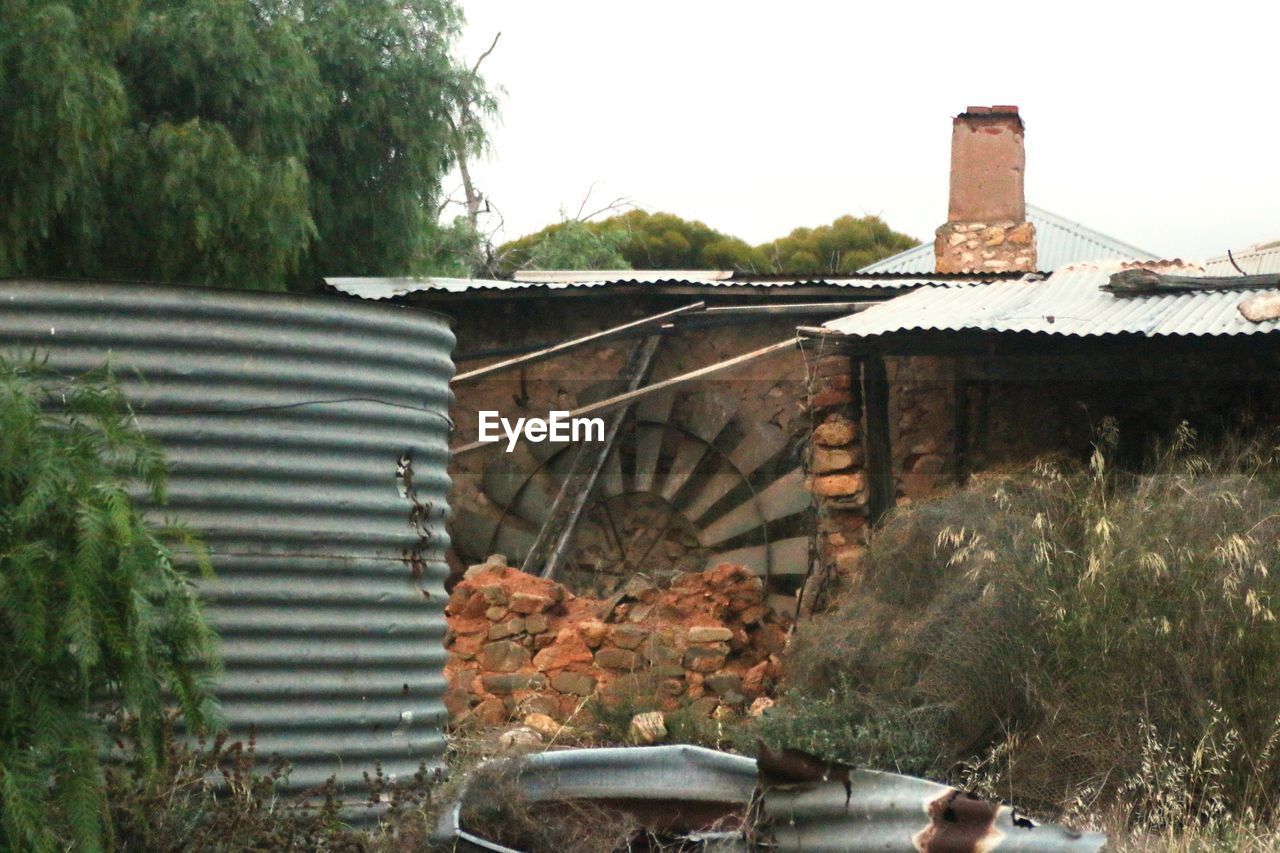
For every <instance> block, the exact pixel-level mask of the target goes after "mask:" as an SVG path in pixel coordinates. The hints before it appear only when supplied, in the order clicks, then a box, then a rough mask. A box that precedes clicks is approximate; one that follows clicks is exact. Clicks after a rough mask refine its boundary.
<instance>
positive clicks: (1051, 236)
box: [859, 204, 1155, 274]
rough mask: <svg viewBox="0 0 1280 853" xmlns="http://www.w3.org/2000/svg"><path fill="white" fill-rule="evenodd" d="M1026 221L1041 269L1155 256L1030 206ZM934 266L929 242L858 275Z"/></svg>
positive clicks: (917, 270)
mask: <svg viewBox="0 0 1280 853" xmlns="http://www.w3.org/2000/svg"><path fill="white" fill-rule="evenodd" d="M1027 221H1029V222H1030V223H1031V224H1032V225H1034V226H1035V227H1036V266H1037V267H1038V268H1040V269H1042V270H1049V271H1052V270H1057V269H1060V268H1061V267H1064V266H1066V265H1067V264H1074V263H1078V262H1080V261H1097V260H1101V259H1104V258H1140V259H1142V260H1150V259H1152V258H1154V257H1155V255H1153V254H1151V253H1150V252H1144V251H1143V250H1142V249H1139V248H1136V247H1134V246H1130V245H1129V244H1128V243H1122V242H1121V241H1119V240H1117V239H1115V238H1114V237H1110V236H1108V235H1106V234H1103V233H1102V232H1101V231H1095V230H1094V229H1092V228H1089V227H1087V226H1084V225H1081V224H1080V223H1079V222H1072V221H1071V220H1070V219H1067V218H1066V217H1064V216H1058V215H1057V214H1056V213H1050V212H1049V211H1047V210H1044V209H1043V208H1039V207H1035V206H1033V205H1030V204H1029V205H1027ZM933 266H934V256H933V243H932V241H930V242H926V243H921V244H920V245H919V246H916V247H915V248H914V249H907V250H906V251H905V252H899V253H898V254H896V255H893V256H891V257H888V258H885V259H884V260H880V261H876V262H875V263H874V264H868V265H867V266H865V267H863V268H862V269H861V270H859V272H864V273H886V272H895V273H915V274H928V273H929V272H930V271H931V270H932V269H933Z"/></svg>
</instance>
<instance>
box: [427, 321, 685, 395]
mask: <svg viewBox="0 0 1280 853" xmlns="http://www.w3.org/2000/svg"><path fill="white" fill-rule="evenodd" d="M706 307H707V304H706V303H705V302H695V303H693V304H692V305H685V306H683V307H681V308H675V309H673V310H671V311H664V312H662V313H661V314H654V315H653V316H652V317H642V318H641V319H639V320H634V321H632V322H630V323H623V324H622V325H621V326H614V327H613V328H611V329H605V330H604V331H602V332H594V333H592V334H590V335H584V336H582V337H580V338H572V339H571V340H567V341H561V342H560V343H558V344H554V345H552V346H549V347H546V348H544V349H540V350H537V351H535V352H531V353H526V354H525V355H518V356H516V357H514V358H509V359H507V360H506V361H499V362H497V363H496V364H490V365H488V366H486V367H477V368H476V369H475V370H468V371H467V372H466V373H459V374H458V375H457V376H455V377H453V379H452V380H450V382H449V384H450V385H457V384H458V383H460V382H471V381H473V380H476V379H481V378H483V377H485V376H490V375H492V374H494V373H501V372H502V371H504V370H510V369H511V368H513V367H522V366H524V365H527V364H532V363H534V362H535V361H544V360H546V359H548V358H555V357H556V356H558V355H564V354H565V353H567V352H571V351H573V350H576V349H579V348H581V347H585V346H590V345H592V344H600V343H604V342H605V341H608V340H612V339H614V338H620V337H625V336H627V335H630V334H632V333H634V332H635V331H636V330H637V329H645V328H648V327H650V326H661V325H662V324H664V323H666V322H668V321H669V320H671V319H672V318H674V317H678V316H679V315H681V314H687V313H689V312H692V311H702V310H704V309H705V308H706Z"/></svg>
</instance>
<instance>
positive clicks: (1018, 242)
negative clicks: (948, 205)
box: [933, 222, 1036, 273]
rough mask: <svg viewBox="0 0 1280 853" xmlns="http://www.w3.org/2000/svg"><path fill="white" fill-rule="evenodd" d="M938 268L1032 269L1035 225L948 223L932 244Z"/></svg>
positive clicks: (950, 270) (949, 270)
mask: <svg viewBox="0 0 1280 853" xmlns="http://www.w3.org/2000/svg"><path fill="white" fill-rule="evenodd" d="M933 251H934V256H935V258H936V265H937V271H938V272H941V273H962V272H976V273H984V272H1034V271H1035V268H1036V228H1035V226H1034V225H1032V224H1031V223H1030V222H948V223H946V224H944V225H941V226H939V228H938V230H937V236H936V237H935V238H934V243H933Z"/></svg>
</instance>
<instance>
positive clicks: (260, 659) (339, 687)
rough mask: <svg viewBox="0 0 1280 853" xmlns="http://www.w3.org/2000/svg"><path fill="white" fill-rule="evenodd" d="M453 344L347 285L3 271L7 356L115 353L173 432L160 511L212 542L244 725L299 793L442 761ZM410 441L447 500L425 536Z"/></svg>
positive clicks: (230, 713) (163, 434)
mask: <svg viewBox="0 0 1280 853" xmlns="http://www.w3.org/2000/svg"><path fill="white" fill-rule="evenodd" d="M452 346H453V335H452V333H451V332H450V331H449V327H448V323H447V321H446V320H445V318H443V317H441V316H438V315H433V314H429V313H427V312H422V311H415V312H410V311H406V310H402V309H396V308H392V307H390V306H378V305H361V304H358V303H352V302H350V301H348V300H342V299H334V298H316V297H297V296H285V295H279V294H264V293H247V292H238V291H227V290H210V289H202V288H182V287H168V286H150V285H138V284H107V283H70V282H48V281H25V280H18V281H5V282H0V351H3V352H4V353H5V355H10V356H11V355H14V354H16V352H17V351H19V350H25V351H30V350H32V349H35V350H37V351H47V352H48V353H49V356H50V364H51V365H52V366H54V367H56V368H57V369H59V370H61V371H63V372H65V373H68V374H75V373H79V372H82V371H84V370H86V369H89V368H92V367H95V366H99V365H101V364H102V363H103V362H104V361H106V360H107V359H110V361H111V363H112V364H113V365H114V367H115V368H116V371H117V374H118V376H119V377H120V379H121V380H122V382H123V385H124V386H125V390H126V392H127V393H128V394H129V397H130V399H131V401H132V402H133V405H134V406H135V409H136V411H137V413H138V415H139V420H140V423H141V426H142V429H143V430H144V432H146V433H147V434H148V435H150V436H152V437H153V438H156V439H157V440H159V441H160V443H161V444H162V445H163V446H164V448H165V450H166V452H167V454H168V458H169V461H170V463H171V468H172V473H171V479H170V500H169V504H168V506H167V507H166V508H165V509H164V513H165V514H166V515H170V514H171V515H173V516H174V517H176V518H178V519H180V520H182V521H184V522H186V523H187V524H188V525H189V526H191V527H193V528H194V529H196V530H197V531H198V532H200V533H201V534H202V535H203V537H204V539H205V541H206V542H207V543H208V545H209V546H210V547H211V549H212V556H213V562H214V566H215V570H216V572H217V578H216V579H215V580H214V581H213V582H211V583H207V584H204V585H203V586H202V593H203V597H204V600H205V602H206V605H207V612H208V614H209V616H210V619H211V621H212V622H213V624H214V627H215V628H216V630H217V631H218V633H219V634H220V636H221V650H222V654H223V657H224V660H225V674H224V676H223V678H222V680H221V684H220V687H219V693H218V696H219V698H220V699H221V701H222V704H223V708H224V711H225V714H226V717H227V719H228V722H229V724H230V726H231V729H232V734H233V736H236V737H244V736H246V735H248V733H249V732H250V731H251V730H252V731H255V732H256V734H257V742H258V750H259V753H260V754H261V755H263V756H264V757H265V756H267V755H269V754H270V753H272V752H278V753H280V754H281V755H282V756H284V757H285V758H286V759H288V760H289V761H290V762H292V764H293V765H294V770H293V773H292V775H291V777H290V784H291V785H292V787H293V788H294V789H295V790H302V789H306V788H309V787H312V786H315V785H317V784H319V783H321V782H323V781H324V780H325V779H326V778H327V777H328V776H329V775H331V774H336V775H337V777H338V780H339V782H340V783H344V784H346V785H347V787H348V790H349V791H351V790H352V788H353V787H355V786H358V785H359V783H360V780H361V772H362V771H363V770H366V769H369V768H371V767H372V766H373V764H374V762H381V763H382V766H383V769H384V770H385V771H386V772H387V773H390V774H393V775H399V776H401V777H406V776H409V775H412V774H413V773H414V772H415V771H416V769H417V768H418V766H419V763H420V762H422V761H426V762H428V764H429V765H438V764H439V763H440V762H441V760H442V756H443V751H444V739H443V735H442V731H441V729H442V724H443V721H444V718H445V711H444V707H443V704H442V696H443V692H444V683H443V676H442V669H443V664H444V647H443V638H444V632H445V620H444V613H443V606H444V598H445V596H444V590H443V586H442V584H443V579H444V577H445V575H446V574H447V568H446V566H445V564H444V562H443V552H444V549H445V548H446V547H447V545H448V538H447V534H446V533H445V528H444V510H445V495H446V492H447V490H448V487H449V481H448V477H447V474H446V465H447V462H448V447H447V438H448V418H447V412H448V407H449V401H450V396H449V388H448V382H449V378H450V377H451V376H452V375H453V366H452V362H451V361H450V352H451V349H452ZM405 451H410V452H411V453H412V455H413V471H414V480H413V483H414V486H415V487H416V490H417V494H418V499H419V501H420V503H421V504H422V505H424V506H427V505H429V506H430V507H431V512H430V513H429V514H428V518H427V519H426V520H425V521H424V523H423V526H422V528H421V529H420V530H416V531H415V530H414V529H413V528H411V527H410V524H409V513H410V509H411V503H410V501H409V500H408V499H406V498H403V497H401V495H400V493H399V490H398V488H397V481H396V469H397V459H398V457H400V455H401V454H402V453H404V452H405ZM406 554H408V555H410V556H411V557H413V558H414V559H415V560H416V561H417V562H418V565H419V566H420V569H421V572H420V573H421V577H420V578H418V579H415V578H414V577H412V573H411V568H410V565H409V564H407V563H406V562H405V560H404V556H405V555H406ZM427 596H429V597H427ZM354 793H355V794H357V795H359V794H360V793H361V792H360V791H359V790H355V791H354Z"/></svg>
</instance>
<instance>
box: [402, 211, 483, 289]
mask: <svg viewBox="0 0 1280 853" xmlns="http://www.w3.org/2000/svg"><path fill="white" fill-rule="evenodd" d="M426 233H427V239H426V245H427V246H429V247H430V248H429V249H428V250H427V251H426V253H425V255H424V256H423V258H422V260H421V262H420V264H418V265H417V269H416V272H418V273H419V274H421V275H432V276H441V277H444V278H470V277H471V276H472V275H475V274H476V272H477V271H478V270H480V269H482V268H483V267H484V265H485V263H486V258H485V241H484V237H483V235H482V234H480V232H479V231H477V230H476V229H475V228H473V227H472V226H471V223H470V222H469V221H468V220H467V217H465V216H458V217H455V218H454V220H453V222H452V223H451V224H449V225H447V226H446V225H440V224H439V223H428V225H427V230H426Z"/></svg>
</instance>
